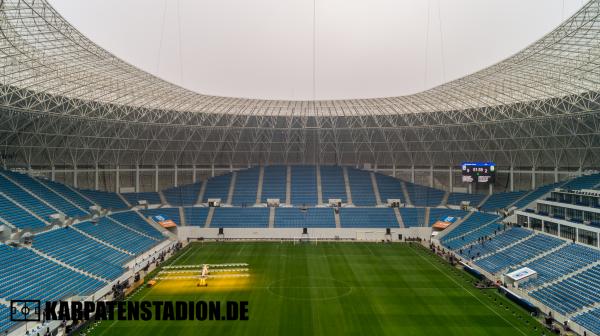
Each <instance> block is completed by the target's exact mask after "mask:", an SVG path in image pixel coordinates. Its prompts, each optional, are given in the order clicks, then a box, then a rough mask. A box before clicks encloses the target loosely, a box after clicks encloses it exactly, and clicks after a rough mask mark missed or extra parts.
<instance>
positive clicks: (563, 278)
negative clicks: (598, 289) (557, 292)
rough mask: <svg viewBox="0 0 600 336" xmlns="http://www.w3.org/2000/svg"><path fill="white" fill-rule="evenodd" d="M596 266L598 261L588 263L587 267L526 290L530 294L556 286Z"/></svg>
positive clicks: (598, 263)
mask: <svg viewBox="0 0 600 336" xmlns="http://www.w3.org/2000/svg"><path fill="white" fill-rule="evenodd" d="M598 265H600V260H598V261H595V262H593V263H590V264H588V265H585V266H584V267H581V268H579V269H577V270H575V271H573V272H570V273H567V274H564V275H562V276H561V277H559V278H556V279H554V280H551V281H548V282H544V283H543V284H540V285H538V286H534V287H531V288H529V289H528V290H529V292H530V293H531V292H534V291H536V290H538V289H542V288H546V287H548V286H552V285H554V284H557V283H559V282H561V281H563V280H567V279H570V278H572V277H574V276H576V275H578V274H580V273H583V272H585V271H587V270H589V269H590V268H594V267H595V266H598Z"/></svg>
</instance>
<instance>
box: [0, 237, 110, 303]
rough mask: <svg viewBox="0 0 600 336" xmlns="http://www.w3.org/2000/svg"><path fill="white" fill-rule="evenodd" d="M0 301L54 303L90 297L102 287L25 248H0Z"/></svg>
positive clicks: (92, 280) (97, 281) (100, 284)
mask: <svg viewBox="0 0 600 336" xmlns="http://www.w3.org/2000/svg"><path fill="white" fill-rule="evenodd" d="M0 265H2V267H0V297H2V298H32V299H33V298H35V299H36V300H40V301H42V302H45V301H58V300H60V299H65V298H67V297H71V296H74V295H90V294H92V293H94V292H95V291H97V290H99V289H100V288H102V287H103V286H105V285H106V283H104V282H102V281H100V280H96V279H94V278H90V277H88V276H86V275H84V274H82V273H79V272H75V271H72V270H70V269H68V268H65V267H63V266H61V265H59V264H57V263H54V262H52V261H50V260H48V259H46V258H43V257H42V256H40V255H38V254H36V253H35V252H33V251H31V250H29V249H26V248H14V247H9V246H6V245H3V244H0Z"/></svg>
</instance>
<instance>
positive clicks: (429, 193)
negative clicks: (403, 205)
mask: <svg viewBox="0 0 600 336" xmlns="http://www.w3.org/2000/svg"><path fill="white" fill-rule="evenodd" d="M404 184H405V185H406V191H407V192H408V197H410V201H411V202H412V204H413V205H414V206H427V207H435V206H438V205H440V203H442V199H443V198H444V194H445V192H444V191H442V190H440V189H435V188H430V187H426V186H423V185H419V184H414V183H410V182H404Z"/></svg>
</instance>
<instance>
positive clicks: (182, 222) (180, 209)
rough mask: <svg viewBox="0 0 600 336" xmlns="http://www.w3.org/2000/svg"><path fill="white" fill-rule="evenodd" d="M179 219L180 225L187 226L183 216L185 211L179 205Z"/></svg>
mask: <svg viewBox="0 0 600 336" xmlns="http://www.w3.org/2000/svg"><path fill="white" fill-rule="evenodd" d="M178 209H179V221H180V222H181V226H187V218H185V211H183V207H179V208H178Z"/></svg>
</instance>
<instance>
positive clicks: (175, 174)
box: [173, 165, 179, 187]
mask: <svg viewBox="0 0 600 336" xmlns="http://www.w3.org/2000/svg"><path fill="white" fill-rule="evenodd" d="M178 173H179V171H178V170H177V165H174V166H173V186H175V187H177V180H178V176H177V175H178Z"/></svg>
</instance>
